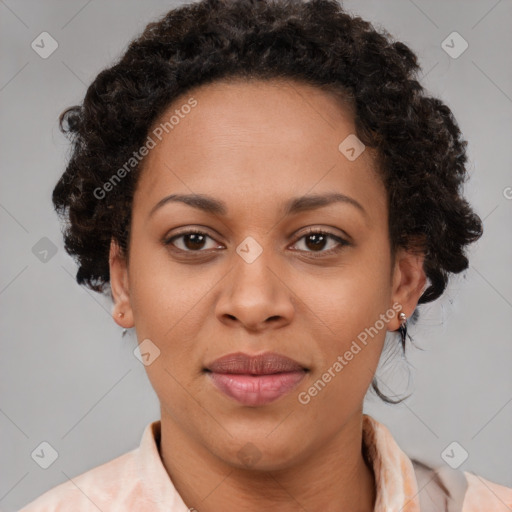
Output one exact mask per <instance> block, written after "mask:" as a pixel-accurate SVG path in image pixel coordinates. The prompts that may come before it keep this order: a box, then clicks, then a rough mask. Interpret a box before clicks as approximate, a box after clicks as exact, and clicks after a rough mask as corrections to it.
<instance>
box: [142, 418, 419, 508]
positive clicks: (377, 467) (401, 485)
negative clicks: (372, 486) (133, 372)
mask: <svg viewBox="0 0 512 512" xmlns="http://www.w3.org/2000/svg"><path fill="white" fill-rule="evenodd" d="M362 422H363V423H362V428H363V431H362V435H363V449H364V451H365V456H366V457H367V460H368V461H369V462H370V464H371V467H372V468H373V473H374V475H375V483H376V501H375V508H374V512H420V508H419V500H418V496H417V495H418V486H417V483H416V476H415V472H414V467H413V465H412V462H411V460H410V459H409V457H408V456H407V455H406V454H405V453H404V452H403V451H402V450H401V449H400V447H399V446H398V445H397V443H396V442H395V440H394V439H393V436H392V435H391V433H390V431H389V430H388V429H387V427H386V426H385V425H383V424H382V423H379V422H378V421H377V420H375V419H374V418H372V417H371V416H369V415H367V414H363V418H362ZM160 428H161V423H160V420H157V421H154V422H152V423H150V424H148V425H147V426H146V428H145V429H144V433H143V435H142V439H141V442H140V446H139V448H138V449H137V450H136V465H137V471H138V474H139V479H140V481H141V487H142V488H141V492H142V493H144V494H145V496H146V497H147V499H148V500H150V501H151V502H153V503H154V504H155V505H157V504H160V505H161V510H166V511H168V510H173V511H174V510H176V511H180V510H183V511H188V510H189V509H188V508H187V506H186V505H185V503H184V502H183V499H182V498H181V496H180V495H179V493H178V492H177V490H176V488H175V487H174V485H173V483H172V481H171V479H170V478H169V475H168V474H167V471H166V469H165V467H164V465H163V463H162V459H161V458H160V452H159V444H160V432H161V430H160ZM156 510H160V507H159V508H158V509H156Z"/></svg>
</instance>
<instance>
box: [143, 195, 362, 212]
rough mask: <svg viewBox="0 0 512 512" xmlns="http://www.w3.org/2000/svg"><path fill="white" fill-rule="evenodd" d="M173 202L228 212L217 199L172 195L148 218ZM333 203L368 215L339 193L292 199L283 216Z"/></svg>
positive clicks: (357, 204) (202, 196)
mask: <svg viewBox="0 0 512 512" xmlns="http://www.w3.org/2000/svg"><path fill="white" fill-rule="evenodd" d="M171 202H180V203H184V204H187V205H188V206H192V207H193V208H197V209H198V210H202V211H203V212H206V213H211V214H215V215H222V216H225V215H227V212H228V209H227V206H226V204H225V203H224V202H223V201H220V200H218V199H215V198H213V197H211V196H207V195H204V194H171V195H169V196H166V197H164V198H163V199H161V200H160V201H158V203H156V204H155V206H153V208H152V209H151V211H150V212H149V215H148V216H149V217H150V216H151V215H153V213H155V211H156V210H158V209H159V208H161V207H162V206H164V205H166V204H168V203H171ZM333 203H345V204H350V205H352V206H354V207H356V208H357V209H358V210H359V211H360V212H361V213H362V214H363V215H365V216H367V215H368V214H367V212H366V210H365V209H364V208H363V206H362V205H361V204H360V203H359V202H357V201H356V200H355V199H353V198H352V197H349V196H347V195H345V194H340V193H337V192H336V193H334V192H332V193H327V194H310V195H306V196H301V197H295V198H292V199H290V200H288V201H287V202H286V203H285V204H284V206H283V210H282V213H283V215H285V216H288V215H293V214H296V213H300V212H304V211H310V210H315V209H317V208H322V207H324V206H328V205H331V204H333Z"/></svg>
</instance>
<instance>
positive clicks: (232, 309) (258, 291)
mask: <svg viewBox="0 0 512 512" xmlns="http://www.w3.org/2000/svg"><path fill="white" fill-rule="evenodd" d="M270 253H271V250H270V249H265V250H264V251H263V252H262V253H261V254H260V255H259V256H258V257H257V258H256V259H255V260H254V261H252V262H249V261H246V260H244V259H243V258H242V257H240V256H239V255H238V254H234V255H233V260H234V261H233V267H232V269H231V272H229V273H228V275H227V276H226V277H225V279H223V280H222V283H223V285H222V286H223V288H222V290H221V293H220V296H219V299H218V301H217V304H216V315H217V318H218V319H219V320H220V321H221V322H222V323H224V324H226V325H228V326H235V325H242V326H243V327H244V328H245V329H247V330H248V331H263V330H266V329H276V328H279V327H283V326H285V325H287V324H289V323H290V322H291V321H292V319H293V315H294V312H295V305H294V303H295V301H294V297H293V292H292V290H291V287H290V283H286V274H285V273H284V272H282V271H281V272H280V269H279V266H278V264H277V263H276V261H275V258H274V260H273V261H272V257H271V256H272V255H271V254H270Z"/></svg>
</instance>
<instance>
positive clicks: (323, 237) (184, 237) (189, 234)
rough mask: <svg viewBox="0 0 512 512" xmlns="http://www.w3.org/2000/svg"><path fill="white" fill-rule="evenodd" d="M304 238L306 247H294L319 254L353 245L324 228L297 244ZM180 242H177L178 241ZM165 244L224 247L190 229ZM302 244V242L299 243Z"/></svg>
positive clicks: (199, 248) (190, 248) (196, 248)
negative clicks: (209, 242) (210, 242)
mask: <svg viewBox="0 0 512 512" xmlns="http://www.w3.org/2000/svg"><path fill="white" fill-rule="evenodd" d="M207 239H210V240H211V241H212V242H213V243H212V245H211V246H210V247H207V246H206V247H205V245H207V244H206V241H207ZM302 240H304V242H303V244H304V247H305V249H294V250H299V251H301V252H309V253H313V254H312V255H313V256H314V257H316V254H314V253H320V254H319V255H321V256H323V255H331V254H333V253H336V252H338V251H340V250H341V249H343V247H344V246H348V245H351V244H350V242H348V241H346V240H344V239H343V238H341V237H340V236H337V235H335V234H334V233H330V232H329V231H325V230H322V229H315V228H310V229H309V230H308V231H307V232H306V233H305V234H303V235H302V236H301V237H300V238H299V239H298V240H297V242H295V244H296V245H297V244H299V242H300V241H302ZM329 240H330V241H331V244H330V245H331V247H330V248H329V249H328V250H323V249H325V247H326V246H328V245H329V243H328V242H329ZM178 241H179V242H180V243H177V242H178ZM164 245H172V246H173V247H175V248H176V249H177V250H178V251H182V252H204V250H207V249H215V248H222V247H223V246H220V247H219V245H218V244H217V243H216V242H215V241H214V240H213V238H212V237H211V236H209V235H208V234H207V233H205V232H204V231H199V230H194V229H189V230H188V231H185V232H183V233H179V234H177V235H174V236H172V237H170V238H168V239H167V240H165V241H164ZM299 245H300V244H299Z"/></svg>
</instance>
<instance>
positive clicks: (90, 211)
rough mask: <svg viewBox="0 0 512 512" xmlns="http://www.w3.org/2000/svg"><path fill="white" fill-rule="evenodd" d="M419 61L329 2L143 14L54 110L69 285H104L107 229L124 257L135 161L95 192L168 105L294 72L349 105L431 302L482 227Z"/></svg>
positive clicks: (397, 240) (455, 135)
mask: <svg viewBox="0 0 512 512" xmlns="http://www.w3.org/2000/svg"><path fill="white" fill-rule="evenodd" d="M419 69H420V66H419V64H418V61H417V57H416V55H415V54H414V53H413V52H412V51H411V49H410V48H409V47H407V46H406V45H405V44H403V43H402V42H399V41H394V40H393V38H392V36H391V35H390V34H389V33H388V32H386V31H385V30H381V31H377V30H376V29H375V28H374V27H373V25H372V24H371V23H369V22H367V21H364V20H363V19H361V18H360V17H357V16H352V15H350V14H348V13H347V12H345V11H344V10H343V8H342V6H341V5H340V4H339V3H338V2H336V1H335V0H310V1H306V0H201V1H199V2H196V3H191V4H187V5H182V6H180V7H178V8H175V9H173V10H171V11H169V12H168V13H167V14H165V15H164V16H163V17H161V18H160V19H159V20H158V21H156V22H152V23H149V24H148V25H147V27H146V28H145V30H144V31H143V33H142V34H141V35H140V36H139V37H137V38H136V39H134V40H133V41H132V42H131V43H130V45H129V46H128V48H127V50H126V52H125V53H124V54H123V55H122V56H121V57H120V59H119V60H118V62H117V63H116V64H115V65H113V66H112V67H109V68H107V69H104V70H103V71H101V72H100V73H99V75H98V76H97V77H96V78H95V80H94V81H93V82H92V84H91V85H90V86H89V88H88V89H87V93H86V95H85V98H84V101H83V103H82V104H81V105H77V106H73V107H71V108H68V109H67V110H65V111H64V112H63V113H62V114H61V116H60V128H61V130H62V131H63V132H64V133H67V134H68V136H69V137H70V139H71V140H72V143H73V146H72V153H71V158H70V160H69V163H68V165H67V168H66V170H65V172H64V174H63V175H62V177H61V178H60V180H59V181H58V183H57V185H56V186H55V189H54V191H53V203H54V206H55V209H56V211H57V213H58V214H59V215H60V217H61V218H64V219H65V220H66V221H67V222H66V227H65V232H64V240H65V249H66V251H67V252H68V253H69V254H70V255H72V256H73V257H75V259H76V260H77V263H78V272H77V275H76V279H77V282H78V283H79V284H85V285H86V286H88V287H89V288H91V289H92V290H95V291H97V292H104V291H105V289H106V288H108V287H109V247H110V242H111V240H112V239H114V240H115V241H116V242H117V243H118V245H119V246H120V247H121V250H122V251H123V253H124V254H125V255H128V247H129V236H130V221H131V206H132V199H133V193H134V190H135V185H136V183H137V176H138V174H140V170H141V163H137V165H134V168H133V170H131V172H129V173H127V174H126V176H125V177H124V178H123V179H122V180H121V181H120V183H119V184H117V185H116V186H115V187H112V190H111V191H109V193H108V194H107V195H106V196H105V197H104V198H101V199H98V195H97V192H95V191H97V190H99V189H102V187H104V185H105V183H107V182H109V180H111V179H112V176H113V175H114V174H115V172H116V170H118V169H120V168H122V167H123V165H125V164H126V162H127V161H128V160H129V159H130V158H131V157H132V155H133V154H134V153H135V152H136V151H137V150H138V149H139V148H140V147H141V146H142V145H143V144H144V142H145V140H146V138H147V136H148V132H149V130H150V128H151V127H152V126H153V123H155V122H156V121H157V120H158V117H159V116H160V115H161V114H162V113H163V112H164V111H165V109H166V108H167V107H168V106H169V105H170V103H171V102H173V101H174V100H175V99H176V98H177V97H178V96H181V95H182V94H184V93H185V92H187V91H190V90H191V89H192V88H193V87H196V86H200V85H203V84H207V83H211V82H213V81H215V80H221V79H226V80H229V79H240V78H242V79H247V80H250V79H263V80H265V79H284V80H290V79H292V80H296V81H299V82H302V83H305V84H310V85H314V86H317V87H319V88H322V89H324V90H329V91H332V92H334V93H336V94H338V95H339V96H340V97H342V98H345V99H347V100H348V101H349V102H350V104H351V105H353V112H354V115H355V126H356V135H357V137H358V138H359V139H360V140H361V141H362V142H363V143H364V144H365V145H366V146H368V147H372V148H376V150H377V155H378V162H377V164H376V165H377V167H378V172H379V175H380V176H381V177H382V180H383V183H384V184H385V186H386V190H387V195H388V207H389V238H390V246H391V252H392V254H393V255H394V254H395V251H396V249H397V248H398V247H404V248H407V249H409V250H414V251H421V253H423V254H424V255H425V259H424V271H425V274H426V276H427V278H428V281H429V282H428V286H427V288H426V290H425V291H424V293H423V294H422V295H421V297H420V299H419V301H418V304H422V303H426V302H430V301H433V300H435V299H436V298H438V297H439V296H440V295H441V294H442V293H443V291H444V290H445V288H446V285H447V282H448V275H449V273H460V272H462V271H463V270H465V269H466V268H467V267H468V259H467V257H466V255H465V246H466V245H468V244H469V243H471V242H474V241H476V240H478V239H479V238H480V236H481V235H482V231H483V228H482V222H481V220H480V218H479V217H478V216H477V215H476V214H475V213H474V212H473V211H472V209H471V207H470V205H469V204H468V203H467V201H466V200H465V199H464V198H463V196H462V185H463V183H464V181H465V180H466V178H467V172H466V168H465V163H466V160H467V157H466V145H467V142H466V141H465V140H463V139H462V138H461V133H460V130H459V127H458V125H457V122H456V120H455V119H454V117H453V114H452V112H451V110H450V108H449V107H448V106H446V105H445V104H444V103H443V102H442V101H440V100H439V99H437V98H433V97H431V96H429V95H428V94H426V92H425V91H424V89H423V87H422V86H421V85H420V84H419V82H418V81H417V72H418V70H419ZM143 161H144V160H143V159H142V160H141V162H143ZM417 316H418V311H417V310H416V311H415V313H414V315H413V317H412V319H411V320H412V321H413V322H414V321H415V320H416V318H417ZM401 334H402V347H403V350H404V351H405V332H401ZM409 337H410V336H409ZM372 385H373V388H374V390H375V391H376V392H377V394H378V395H379V396H380V397H381V398H382V399H383V400H385V401H387V402H390V403H398V402H394V401H392V400H390V399H388V398H387V397H385V396H384V395H383V394H382V393H381V392H380V391H379V390H378V386H377V385H376V381H375V380H374V382H373V383H372Z"/></svg>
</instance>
